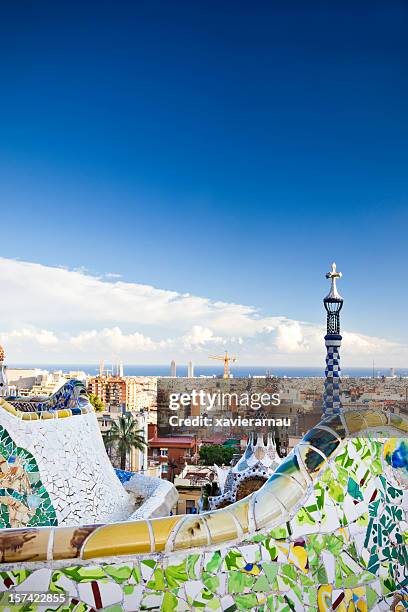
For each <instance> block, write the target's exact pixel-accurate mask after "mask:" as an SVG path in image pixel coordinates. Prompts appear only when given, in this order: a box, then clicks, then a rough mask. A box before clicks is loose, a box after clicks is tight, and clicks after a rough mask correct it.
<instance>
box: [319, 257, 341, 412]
mask: <svg viewBox="0 0 408 612" xmlns="http://www.w3.org/2000/svg"><path fill="white" fill-rule="evenodd" d="M341 277H342V274H341V272H337V268H336V264H335V263H334V262H333V263H332V267H331V270H330V272H327V274H326V278H327V279H329V280H330V281H331V287H330V291H329V293H328V294H327V295H326V297H325V298H324V300H323V304H324V307H325V310H326V313H327V317H326V331H327V333H326V336H325V337H324V340H325V344H326V350H327V354H326V370H325V381H324V394H323V412H324V414H325V415H331V414H336V413H338V412H339V411H340V410H341V400H340V375H341V370H340V346H341V340H342V338H341V335H340V311H341V309H342V308H343V298H342V297H341V295H340V294H339V292H338V291H337V285H336V281H337V280H338V279H340V278H341Z"/></svg>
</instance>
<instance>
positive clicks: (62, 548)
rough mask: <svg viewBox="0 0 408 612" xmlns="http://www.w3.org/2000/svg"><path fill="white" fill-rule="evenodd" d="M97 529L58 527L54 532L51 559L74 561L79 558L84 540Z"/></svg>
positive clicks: (93, 527) (91, 527)
mask: <svg viewBox="0 0 408 612" xmlns="http://www.w3.org/2000/svg"><path fill="white" fill-rule="evenodd" d="M97 528H98V527H97V526H93V525H91V526H89V527H58V528H57V529H55V530H54V542H53V549H52V558H53V559H55V560H56V559H75V558H76V557H80V554H81V550H82V547H83V544H84V542H85V540H86V539H87V538H88V537H89V536H90V534H91V533H93V532H94V531H95V530H96V529H97Z"/></svg>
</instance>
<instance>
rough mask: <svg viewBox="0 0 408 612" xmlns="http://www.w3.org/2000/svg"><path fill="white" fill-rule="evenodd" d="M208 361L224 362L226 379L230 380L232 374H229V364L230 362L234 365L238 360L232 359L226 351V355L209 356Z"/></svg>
mask: <svg viewBox="0 0 408 612" xmlns="http://www.w3.org/2000/svg"><path fill="white" fill-rule="evenodd" d="M208 359H218V360H219V361H223V362H224V378H229V377H230V373H229V364H230V361H231V362H232V363H235V362H236V360H237V358H236V357H230V356H229V355H228V351H225V355H224V356H222V355H209V357H208Z"/></svg>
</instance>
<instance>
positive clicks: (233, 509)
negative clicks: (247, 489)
mask: <svg viewBox="0 0 408 612" xmlns="http://www.w3.org/2000/svg"><path fill="white" fill-rule="evenodd" d="M228 512H230V513H231V514H233V515H234V516H235V518H236V519H237V521H238V522H239V524H240V525H241V528H242V531H243V532H244V533H248V531H249V523H248V513H249V499H248V498H245V499H241V501H238V502H235V504H232V505H231V506H229V507H228Z"/></svg>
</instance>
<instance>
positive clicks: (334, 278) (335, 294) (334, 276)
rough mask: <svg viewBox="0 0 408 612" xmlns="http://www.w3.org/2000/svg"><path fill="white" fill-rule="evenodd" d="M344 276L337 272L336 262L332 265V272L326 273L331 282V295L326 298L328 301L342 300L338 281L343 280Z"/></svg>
mask: <svg viewBox="0 0 408 612" xmlns="http://www.w3.org/2000/svg"><path fill="white" fill-rule="evenodd" d="M342 276H343V275H342V273H341V272H337V268H336V264H335V262H333V263H332V266H331V270H330V272H327V273H326V278H327V279H330V280H331V287H330V291H329V294H328V295H327V296H326V298H328V299H330V298H331V299H340V300H341V299H342V297H341V295H340V294H339V292H338V291H337V286H336V281H337V279H338V278H341V277H342Z"/></svg>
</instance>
